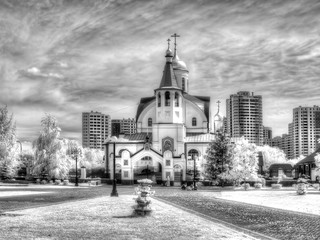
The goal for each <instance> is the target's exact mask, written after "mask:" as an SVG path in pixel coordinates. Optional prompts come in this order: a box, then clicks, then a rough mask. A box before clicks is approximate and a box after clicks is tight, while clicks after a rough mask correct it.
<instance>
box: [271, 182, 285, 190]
mask: <svg viewBox="0 0 320 240" xmlns="http://www.w3.org/2000/svg"><path fill="white" fill-rule="evenodd" d="M271 187H272V189H281V188H282V184H278V183H274V184H271Z"/></svg>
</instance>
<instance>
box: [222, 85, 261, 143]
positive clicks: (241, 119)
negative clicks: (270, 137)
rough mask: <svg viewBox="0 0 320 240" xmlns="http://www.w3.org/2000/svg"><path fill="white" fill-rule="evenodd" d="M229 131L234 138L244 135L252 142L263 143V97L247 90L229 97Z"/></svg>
mask: <svg viewBox="0 0 320 240" xmlns="http://www.w3.org/2000/svg"><path fill="white" fill-rule="evenodd" d="M226 106H227V133H228V134H230V136H231V137H233V138H238V137H242V136H244V137H245V138H246V139H247V140H248V141H249V142H250V143H255V144H256V145H258V146H261V145H263V125H262V97H261V96H260V95H254V94H253V93H250V92H247V91H241V92H238V93H237V94H232V95H230V99H227V105H226Z"/></svg>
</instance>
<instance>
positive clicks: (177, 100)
mask: <svg viewBox="0 0 320 240" xmlns="http://www.w3.org/2000/svg"><path fill="white" fill-rule="evenodd" d="M174 102H175V106H176V107H179V93H177V92H176V93H175V94H174Z"/></svg>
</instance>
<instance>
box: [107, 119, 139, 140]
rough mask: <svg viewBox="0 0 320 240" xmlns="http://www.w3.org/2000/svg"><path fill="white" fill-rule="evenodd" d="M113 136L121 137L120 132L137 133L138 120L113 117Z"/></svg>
mask: <svg viewBox="0 0 320 240" xmlns="http://www.w3.org/2000/svg"><path fill="white" fill-rule="evenodd" d="M111 128H112V134H111V135H112V136H116V137H119V134H120V133H123V134H128V135H131V134H135V133H136V132H137V127H136V121H135V119H134V118H123V119H112V120H111Z"/></svg>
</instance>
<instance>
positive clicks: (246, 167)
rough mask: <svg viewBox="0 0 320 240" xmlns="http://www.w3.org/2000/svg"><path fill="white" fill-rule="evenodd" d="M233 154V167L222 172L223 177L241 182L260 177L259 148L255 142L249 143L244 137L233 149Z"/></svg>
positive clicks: (236, 182) (237, 182)
mask: <svg viewBox="0 0 320 240" xmlns="http://www.w3.org/2000/svg"><path fill="white" fill-rule="evenodd" d="M231 155H232V157H231V163H230V165H231V167H230V170H228V171H227V172H225V173H222V174H221V177H222V178H223V179H227V180H231V181H233V182H234V183H235V184H239V183H240V182H241V181H244V182H245V181H247V180H250V179H256V178H257V177H258V176H257V171H258V150H257V146H256V145H255V144H253V143H249V142H248V141H247V140H245V139H244V138H243V137H242V138H241V139H240V140H239V141H238V142H236V143H235V145H234V146H233V148H232V149H231Z"/></svg>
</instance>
